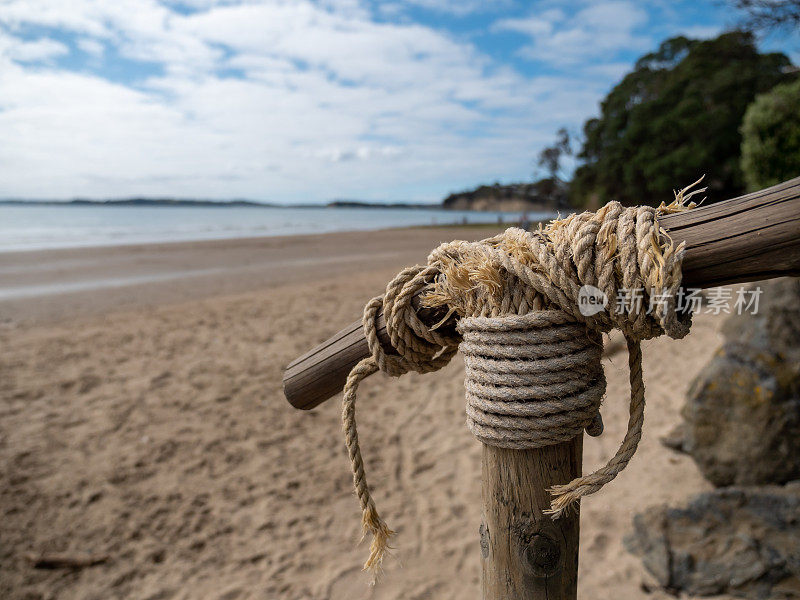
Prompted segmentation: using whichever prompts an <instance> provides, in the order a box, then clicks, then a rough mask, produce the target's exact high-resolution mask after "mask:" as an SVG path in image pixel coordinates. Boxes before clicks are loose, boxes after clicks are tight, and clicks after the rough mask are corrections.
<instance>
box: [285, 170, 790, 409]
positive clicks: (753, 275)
mask: <svg viewBox="0 0 800 600" xmlns="http://www.w3.org/2000/svg"><path fill="white" fill-rule="evenodd" d="M659 224H660V225H661V226H662V227H663V228H664V230H665V231H666V232H667V233H668V234H669V235H670V236H671V237H672V239H673V241H674V242H675V243H680V242H685V243H686V255H685V258H684V262H683V283H684V286H685V287H689V288H708V287H714V286H717V285H726V284H731V283H739V282H743V281H758V280H762V279H770V278H774V277H781V276H785V275H800V177H797V178H795V179H792V180H790V181H787V182H784V183H782V184H779V185H777V186H774V187H771V188H768V189H766V190H761V191H759V192H754V193H752V194H748V195H746V196H742V197H740V198H734V199H732V200H726V201H724V202H719V203H717V204H711V205H709V206H705V207H701V208H697V209H695V210H692V211H689V212H685V213H678V214H674V215H667V216H664V217H661V218H660V219H659ZM426 311H427V312H426ZM418 314H419V315H420V317H421V318H422V320H423V321H424V322H426V323H428V324H429V325H433V324H434V323H437V322H439V320H441V318H442V316H443V314H444V313H443V312H442V311H431V310H429V309H421V310H418ZM446 326H447V327H450V328H453V327H455V320H454V319H453V320H451V321H449V322H448V323H447V324H446ZM378 327H379V328H378V336H379V337H380V339H381V341H382V343H383V344H384V348H385V349H386V350H387V351H388V352H390V353H391V352H393V349H392V348H391V345H390V344H389V339H388V336H387V335H386V324H385V322H384V321H383V317H382V316H381V317H380V319H379V322H378ZM367 356H369V347H368V346H367V340H366V338H365V337H364V333H363V330H362V326H361V322H360V321H358V322H355V323H352V324H350V325H349V326H348V327H346V328H344V329H343V330H341V331H340V332H339V333H337V334H336V335H334V336H333V337H331V338H330V339H328V340H327V341H325V342H323V343H322V344H320V345H319V346H317V347H316V348H313V349H312V350H310V351H309V352H307V353H306V354H304V355H303V356H301V357H300V358H298V359H296V360H294V361H292V363H291V364H290V365H289V366H288V367H287V368H286V371H285V372H284V377H283V390H284V394H285V396H286V398H287V400H288V401H289V402H290V403H291V405H292V406H294V407H295V408H301V409H311V408H314V407H315V406H318V405H319V404H321V403H322V402H324V401H325V400H327V399H329V398H331V397H333V396H335V395H336V394H337V393H339V392H340V391H341V389H342V387H343V386H344V382H345V379H346V378H347V374H348V373H349V372H350V369H352V368H353V366H355V364H356V363H357V362H358V361H360V360H361V359H363V358H366V357H367Z"/></svg>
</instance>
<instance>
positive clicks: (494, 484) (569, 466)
mask: <svg viewBox="0 0 800 600" xmlns="http://www.w3.org/2000/svg"><path fill="white" fill-rule="evenodd" d="M582 451H583V436H582V435H579V436H577V437H576V438H575V439H573V440H572V441H570V442H564V443H562V444H557V445H555V446H549V447H546V448H538V449H535V450H508V449H504V448H494V447H492V446H486V445H484V446H483V459H482V481H483V489H482V497H483V522H482V524H481V527H480V534H481V565H482V571H483V578H482V589H483V599H484V600H522V599H525V600H545V599H549V600H554V599H558V600H574V599H575V598H576V597H577V586H578V543H579V529H580V509H579V508H577V509H576V510H574V511H572V510H571V511H570V512H569V514H565V515H564V516H562V517H561V518H560V519H557V520H555V521H553V520H552V519H550V517H548V516H546V515H545V514H544V513H543V511H544V510H545V509H547V508H549V506H550V500H551V497H550V494H549V493H548V492H547V491H546V490H547V488H549V487H551V486H553V485H556V484H563V483H567V482H569V481H571V480H572V479H574V478H575V477H578V476H580V475H581V457H582Z"/></svg>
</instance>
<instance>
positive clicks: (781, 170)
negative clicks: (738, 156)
mask: <svg viewBox="0 0 800 600" xmlns="http://www.w3.org/2000/svg"><path fill="white" fill-rule="evenodd" d="M741 131H742V171H743V172H744V178H745V181H746V182H747V187H748V189H749V190H758V189H761V188H764V187H769V186H771V185H775V184H776V183H780V182H781V181H785V180H786V179H791V178H792V177H797V176H798V175H800V78H798V79H796V80H795V81H792V82H790V83H784V84H781V85H777V86H775V87H774V88H772V90H770V91H769V92H767V93H766V94H762V95H760V96H758V97H757V98H756V99H755V101H754V102H753V103H752V104H751V105H750V107H749V108H748V109H747V112H746V113H745V115H744V121H743V122H742V130H741Z"/></svg>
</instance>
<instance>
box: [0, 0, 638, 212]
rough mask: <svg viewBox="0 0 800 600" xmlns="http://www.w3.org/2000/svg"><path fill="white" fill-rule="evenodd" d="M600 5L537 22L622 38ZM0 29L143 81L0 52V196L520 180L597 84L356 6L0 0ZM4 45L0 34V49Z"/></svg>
mask: <svg viewBox="0 0 800 600" xmlns="http://www.w3.org/2000/svg"><path fill="white" fill-rule="evenodd" d="M616 5H619V6H618V8H617V13H615V14H616V17H614V16H609V15H606V14H605V13H602V12H601V13H599V14H597V13H595V12H592V9H591V8H586V9H585V10H584V11H582V12H581V13H579V14H580V19H579V20H578V22H577V24H575V25H574V26H571V25H570V24H569V21H568V20H567V18H566V16H565V15H564V14H563V13H561V12H560V11H558V10H551V11H543V12H542V13H541V14H540V15H539V17H538V18H539V19H544V21H543V22H544V23H545V25H546V26H547V27H550V28H551V29H550V32H551V34H552V35H553V36H558V35H559V34H561V35H562V36H566V37H570V36H572V38H580V37H581V36H584V37H585V36H586V35H590V34H591V33H592V32H593V31H594V29H592V27H595V28H607V27H615V26H617V25H613V24H612V23H611V21H614V20H616V21H617V24H618V25H619V21H620V20H622V21H623V22H624V23H627V25H625V24H624V23H623V25H619V26H618V27H617V31H626V32H628V33H627V34H626V35H629V36H633V35H634V34H633V33H632V32H633V31H634V29H635V27H636V23H637V21H636V15H635V14H628V17H627V21H625V20H624V19H623V18H622V17H621V16H620V14H619V12H621V11H622V5H625V7H627V8H626V10H627V9H629V8H630V6H629V5H627V4H626V3H624V2H618V3H616ZM175 6H181V7H188V8H192V10H190V11H188V12H179V11H177V10H174V7H175ZM623 12H624V11H623ZM634 13H635V10H634ZM0 24H4V25H5V26H6V28H7V29H8V30H10V31H12V32H14V33H13V36H20V35H22V33H21V32H22V31H23V30H24V28H25V27H26V26H28V25H35V26H38V27H52V28H56V29H57V30H59V31H65V32H67V33H69V34H71V35H73V36H76V37H77V41H76V42H75V43H76V46H77V47H78V48H80V49H81V50H82V51H83V52H86V53H89V54H91V55H93V56H97V57H99V56H102V55H103V52H105V57H106V58H105V60H106V61H109V60H111V59H110V58H109V56H111V52H112V50H113V52H114V53H115V54H120V55H122V56H124V57H125V58H126V59H128V60H129V61H139V62H142V63H146V64H150V65H152V66H153V67H154V68H155V72H157V73H159V74H156V75H153V74H152V73H153V72H154V70H153V69H144V70H142V71H141V72H142V73H149V74H146V75H135V74H134V75H132V76H131V77H133V79H132V80H131V81H127V82H124V83H121V82H120V80H119V79H116V80H115V81H110V80H107V79H105V78H104V77H103V76H102V75H101V74H99V73H98V74H93V73H92V70H91V69H87V70H85V71H82V72H73V71H69V70H65V69H56V68H52V67H49V68H48V67H46V66H44V67H43V66H42V65H38V66H36V67H35V68H33V67H30V66H28V65H27V64H23V62H22V60H21V59H20V58H19V57H18V56H14V55H13V53H10V52H9V51H5V50H4V51H3V52H0V139H2V140H3V144H2V145H1V146H0V164H3V169H0V197H2V196H33V197H69V196H75V195H82V196H103V197H108V196H123V195H128V194H158V195H162V194H174V195H178V196H201V197H210V196H215V197H253V198H269V199H274V200H280V201H313V200H325V199H329V198H331V197H359V198H370V197H372V198H390V199H400V198H408V199H417V198H427V199H436V198H437V196H441V195H442V194H444V193H446V192H447V191H450V190H451V189H453V187H463V186H466V185H469V184H471V183H479V182H481V181H483V180H495V179H498V178H500V179H503V178H517V179H518V178H520V177H526V176H528V175H529V174H530V171H531V161H532V157H533V156H535V154H536V152H537V151H538V149H539V148H541V146H542V145H544V144H545V143H548V142H550V141H551V137H552V135H553V132H554V130H555V129H557V128H558V127H559V126H561V125H571V126H577V125H578V124H579V123H580V122H581V121H582V120H583V119H584V118H585V117H586V116H587V114H590V113H591V112H592V111H593V109H594V107H595V105H596V102H597V100H598V98H599V97H600V96H601V94H602V92H603V91H604V89H605V87H606V86H607V79H606V77H607V73H603V72H599V71H598V72H594V73H588V72H587V73H580V74H575V75H573V74H566V75H563V76H548V77H525V76H523V75H521V74H520V73H518V72H517V71H514V70H513V69H511V68H509V67H503V66H500V65H498V64H496V63H495V62H493V61H492V60H491V59H490V58H489V57H487V56H486V55H484V54H482V53H480V52H479V51H478V50H477V48H476V47H475V46H474V45H472V44H470V43H468V42H466V41H463V40H460V39H456V38H454V37H453V36H452V35H450V34H447V33H445V32H442V31H438V30H434V29H432V28H429V27H425V26H422V25H419V24H415V23H406V22H401V23H395V22H388V23H387V22H375V21H373V20H371V18H370V11H369V10H368V9H367V8H365V7H364V6H363V5H361V4H359V3H357V2H356V3H347V4H340V3H325V4H314V3H312V2H309V1H303V0H293V1H281V0H271V1H265V2H247V3H244V4H241V3H234V2H216V1H213V0H181V1H180V2H178V1H175V2H172V3H169V4H163V3H159V2H156V1H155V0H117V1H116V2H102V1H100V0H70V1H69V2H67V1H66V0H65V1H64V2H63V3H53V2H51V1H49V0H11V1H10V2H6V3H5V4H4V7H3V10H2V11H0ZM498 27H501V28H504V29H513V28H514V27H517V29H515V30H517V31H522V29H520V28H522V27H527V28H528V29H526V30H525V31H526V32H527V33H528V34H529V35H535V34H536V31H535V30H536V28H537V27H541V26H540V25H536V24H532V22H531V23H528V24H527V25H525V24H521V23H518V24H517V25H514V23H512V22H506V23H505V24H503V25H498ZM570 32H573V33H570ZM575 32H577V33H575ZM572 38H571V39H572ZM537 40H538V41H537ZM45 41H48V42H53V43H54V44H60V42H54V41H53V40H45ZM19 43H20V42H19V40H18V38H17V37H12V34H10V33H4V32H3V29H2V28H0V50H2V49H7V48H10V47H12V44H16V45H17V46H19ZM25 43H31V42H25ZM532 44H534V45H535V44H539V45H540V47H541V48H544V49H545V50H549V51H551V52H555V51H556V47H555V46H548V45H547V43H546V42H545V41H542V40H539V39H538V38H534V39H533V40H532ZM50 50H51V54H50V56H54V55H55V54H53V53H54V52H57V51H56V50H55V46H54V45H53V46H51V47H50ZM64 51H69V49H68V48H67V47H66V46H64V45H63V44H61V49H60V50H58V52H62V53H63V52H64ZM97 62H98V64H99V63H101V62H102V61H97ZM616 65H618V63H614V62H612V61H609V64H608V65H607V69H618V68H619V67H618V66H616ZM90 66H91V63H90ZM240 74H241V76H240ZM123 81H124V80H123Z"/></svg>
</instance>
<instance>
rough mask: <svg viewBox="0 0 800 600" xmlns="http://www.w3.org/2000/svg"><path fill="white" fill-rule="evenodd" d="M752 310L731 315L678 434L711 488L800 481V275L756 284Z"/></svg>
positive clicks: (680, 444)
mask: <svg viewBox="0 0 800 600" xmlns="http://www.w3.org/2000/svg"><path fill="white" fill-rule="evenodd" d="M760 285H761V287H762V290H763V293H762V294H761V297H760V305H759V311H758V313H757V314H755V315H752V314H742V315H732V316H731V317H729V318H728V320H727V321H726V322H725V324H724V325H723V328H722V331H723V334H724V336H725V343H724V344H723V346H722V347H721V348H720V349H719V350H718V351H717V353H716V354H715V356H714V357H713V358H712V359H711V361H710V362H709V364H708V365H706V367H705V368H704V369H703V370H702V371H701V373H700V375H699V376H698V377H697V378H696V379H695V381H694V382H693V384H692V386H691V388H690V390H689V394H688V397H687V402H686V405H685V406H684V408H683V411H682V414H683V417H684V419H685V421H686V422H685V426H684V427H683V439H682V440H678V439H675V436H674V435H671V436H670V439H669V440H668V442H669V445H670V446H671V447H673V448H678V449H681V450H682V451H684V452H687V453H688V454H691V455H692V457H693V458H694V460H695V462H696V463H697V465H698V467H699V468H700V470H701V471H702V472H703V475H704V476H705V477H706V478H707V479H708V480H709V481H711V482H712V483H713V484H714V485H716V486H725V485H752V484H759V483H785V482H787V481H790V480H793V479H800V280H798V279H780V280H776V281H775V282H767V283H762V284H760Z"/></svg>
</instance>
